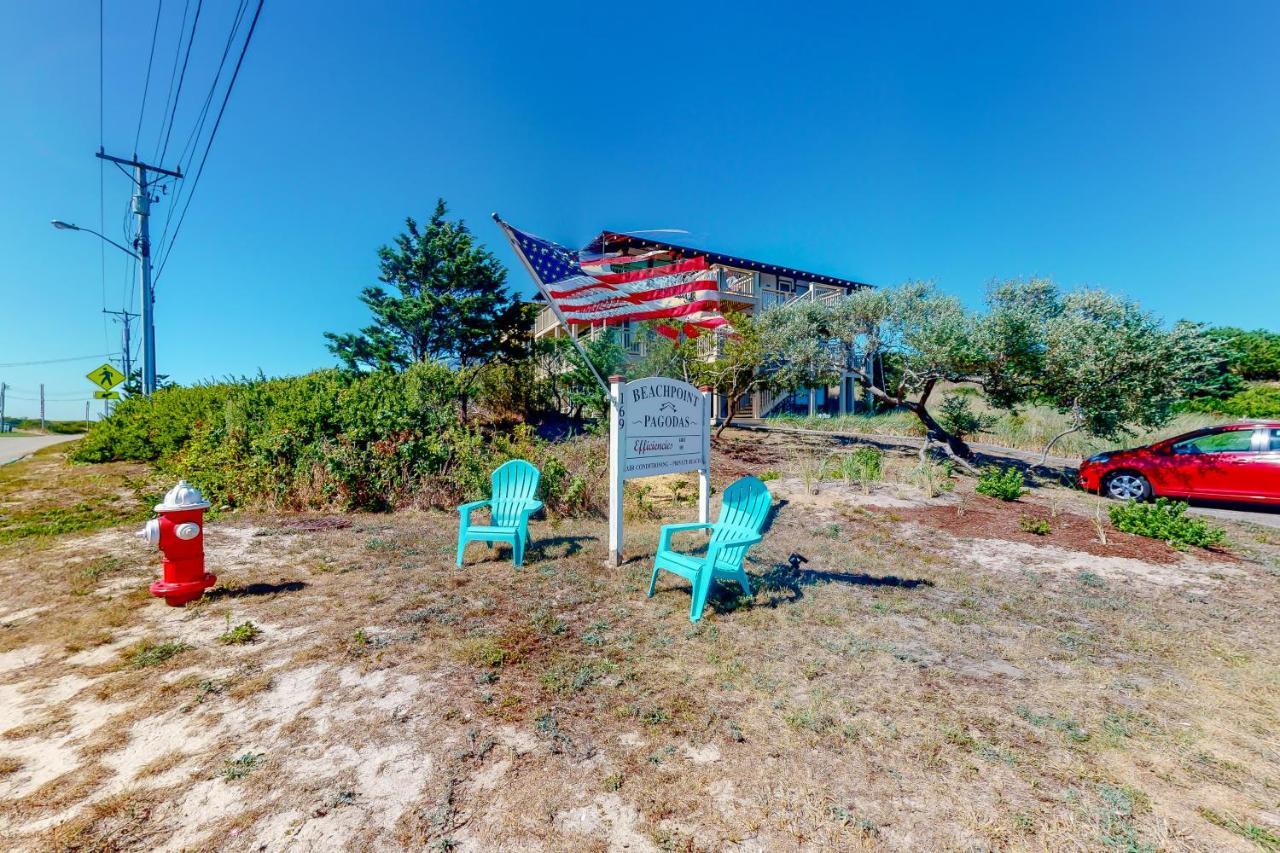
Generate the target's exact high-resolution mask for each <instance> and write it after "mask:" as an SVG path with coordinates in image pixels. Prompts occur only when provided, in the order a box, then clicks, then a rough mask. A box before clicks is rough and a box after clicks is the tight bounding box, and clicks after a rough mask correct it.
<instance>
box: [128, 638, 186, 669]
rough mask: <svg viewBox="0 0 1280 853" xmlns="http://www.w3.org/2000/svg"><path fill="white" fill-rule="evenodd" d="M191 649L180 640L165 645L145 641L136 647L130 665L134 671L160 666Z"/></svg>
mask: <svg viewBox="0 0 1280 853" xmlns="http://www.w3.org/2000/svg"><path fill="white" fill-rule="evenodd" d="M189 648H191V647H190V646H188V645H187V644H186V643H183V642H179V641H178V640H169V641H167V642H164V643H153V642H151V641H150V640H143V641H142V642H141V643H139V644H138V645H136V646H134V648H133V654H132V655H130V656H129V663H130V665H131V666H132V667H133V668H134V669H142V668H143V667H148V666H159V665H160V664H162V663H164V662H165V661H167V660H168V659H169V658H171V657H173V656H174V655H176V654H178V653H179V652H185V651H186V650H187V649H189Z"/></svg>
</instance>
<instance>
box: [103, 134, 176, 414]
mask: <svg viewBox="0 0 1280 853" xmlns="http://www.w3.org/2000/svg"><path fill="white" fill-rule="evenodd" d="M97 157H98V159H100V160H109V161H110V162H112V163H118V164H120V165H121V166H132V167H133V183H134V193H133V214H134V216H136V217H137V219H138V239H137V241H136V247H137V249H138V258H139V263H138V270H139V277H140V278H141V281H142V312H141V314H142V393H143V394H146V395H148V396H149V395H150V394H151V393H152V392H153V391H155V390H156V324H155V295H154V294H153V293H152V292H151V223H150V220H151V202H152V201H154V199H153V198H152V196H151V185H152V183H154V180H153V179H152V178H151V177H150V176H149V173H152V172H154V173H155V174H156V175H165V176H167V177H170V178H181V177H182V172H181V171H170V170H168V169H162V168H160V167H159V166H150V165H148V164H146V163H143V162H141V161H140V160H138V159H137V155H136V154H135V155H134V157H133V159H126V158H124V157H113V156H112V155H110V154H108V153H106V152H105V151H104V150H103V149H101V148H99V149H98V154H97Z"/></svg>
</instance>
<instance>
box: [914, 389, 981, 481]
mask: <svg viewBox="0 0 1280 853" xmlns="http://www.w3.org/2000/svg"><path fill="white" fill-rule="evenodd" d="M904 405H905V406H906V407H907V409H909V410H910V411H912V412H914V413H915V416H916V417H917V418H919V419H920V422H921V423H922V424H924V428H925V430H926V435H925V444H926V446H927V445H928V442H929V441H930V440H931V439H932V440H933V441H936V442H938V443H939V444H940V445H941V446H942V449H943V450H945V451H946V454H947V456H948V457H950V458H951V459H952V460H953V461H954V462H955V463H956V464H957V465H959V466H960V467H961V468H963V469H964V470H965V471H967V472H969V473H970V474H972V475H973V476H975V477H976V476H978V473H979V472H978V469H977V468H974V467H973V465H971V464H970V463H969V460H970V459H972V458H973V450H972V449H971V448H970V447H969V445H968V444H966V443H965V441H964V439H962V438H960V437H959V436H955V435H952V434H951V433H949V432H947V431H946V430H945V429H943V428H942V424H940V423H938V422H937V421H936V420H934V419H933V415H931V414H929V410H928V409H926V408H925V407H924V406H922V405H920V404H919V403H912V402H910V401H908V402H906V403H904ZM921 452H922V454H923V451H921Z"/></svg>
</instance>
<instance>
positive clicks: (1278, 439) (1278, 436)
mask: <svg viewBox="0 0 1280 853" xmlns="http://www.w3.org/2000/svg"><path fill="white" fill-rule="evenodd" d="M1271 449H1272V450H1280V429H1273V430H1271Z"/></svg>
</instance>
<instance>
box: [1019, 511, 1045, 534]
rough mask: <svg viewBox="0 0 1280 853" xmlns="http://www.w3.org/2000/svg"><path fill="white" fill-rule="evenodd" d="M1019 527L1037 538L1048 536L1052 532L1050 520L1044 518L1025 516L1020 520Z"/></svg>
mask: <svg viewBox="0 0 1280 853" xmlns="http://www.w3.org/2000/svg"><path fill="white" fill-rule="evenodd" d="M1018 526H1019V527H1021V528H1022V529H1023V530H1025V531H1026V532H1028V533H1034V534H1035V535H1036V536H1048V535H1049V533H1050V532H1052V528H1050V527H1049V521H1048V519H1044V518H1031V517H1030V516H1027V515H1024V516H1022V518H1019V519H1018Z"/></svg>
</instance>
